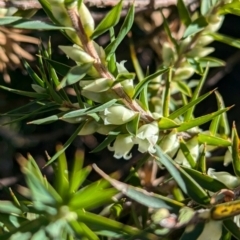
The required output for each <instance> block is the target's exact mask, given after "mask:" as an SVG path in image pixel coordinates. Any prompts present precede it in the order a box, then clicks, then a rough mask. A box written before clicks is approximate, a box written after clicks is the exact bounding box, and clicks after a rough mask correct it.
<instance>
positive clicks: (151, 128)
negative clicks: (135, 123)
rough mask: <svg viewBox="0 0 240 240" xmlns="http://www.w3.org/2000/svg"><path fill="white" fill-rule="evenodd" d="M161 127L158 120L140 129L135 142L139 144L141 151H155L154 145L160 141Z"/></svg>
mask: <svg viewBox="0 0 240 240" xmlns="http://www.w3.org/2000/svg"><path fill="white" fill-rule="evenodd" d="M158 134H159V128H158V124H157V122H152V123H149V124H145V125H143V126H141V127H140V128H139V129H138V132H137V135H136V137H135V139H134V142H135V143H136V144H138V151H139V152H141V153H145V152H147V151H148V152H150V153H154V152H155V151H156V149H155V148H154V146H155V145H156V143H157V141H158Z"/></svg>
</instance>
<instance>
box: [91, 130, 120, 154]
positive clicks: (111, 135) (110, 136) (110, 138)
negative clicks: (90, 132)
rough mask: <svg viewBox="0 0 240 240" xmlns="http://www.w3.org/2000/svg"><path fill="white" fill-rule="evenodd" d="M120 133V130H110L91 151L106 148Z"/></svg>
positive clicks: (94, 151)
mask: <svg viewBox="0 0 240 240" xmlns="http://www.w3.org/2000/svg"><path fill="white" fill-rule="evenodd" d="M119 134H120V132H110V133H109V134H108V136H107V137H106V138H105V139H104V140H103V141H102V142H101V143H100V144H99V145H98V146H97V147H96V148H94V149H93V150H92V151H91V153H96V152H100V151H101V150H103V149H104V148H106V147H107V146H108V145H109V144H110V143H111V142H113V141H114V140H115V139H116V137H117V136H118V135H119Z"/></svg>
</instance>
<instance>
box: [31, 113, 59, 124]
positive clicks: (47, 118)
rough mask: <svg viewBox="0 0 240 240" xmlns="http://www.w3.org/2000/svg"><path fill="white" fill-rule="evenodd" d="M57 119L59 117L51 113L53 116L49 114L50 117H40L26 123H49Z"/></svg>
mask: <svg viewBox="0 0 240 240" xmlns="http://www.w3.org/2000/svg"><path fill="white" fill-rule="evenodd" d="M58 119H59V117H58V116H57V115H53V116H50V117H46V118H41V119H37V120H34V121H31V122H29V123H28V124H36V125H40V124H49V123H52V122H55V121H57V120H58Z"/></svg>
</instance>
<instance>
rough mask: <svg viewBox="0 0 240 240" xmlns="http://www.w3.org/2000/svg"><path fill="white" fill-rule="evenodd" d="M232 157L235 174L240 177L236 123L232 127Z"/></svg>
mask: <svg viewBox="0 0 240 240" xmlns="http://www.w3.org/2000/svg"><path fill="white" fill-rule="evenodd" d="M232 159H233V160H232V163H233V169H234V172H235V175H236V176H237V177H240V156H239V137H238V133H237V129H236V127H235V124H234V125H233V128H232Z"/></svg>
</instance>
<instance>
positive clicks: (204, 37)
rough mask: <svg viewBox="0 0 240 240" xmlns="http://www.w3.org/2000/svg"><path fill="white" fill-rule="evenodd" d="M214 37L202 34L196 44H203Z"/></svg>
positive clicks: (206, 43) (211, 40)
mask: <svg viewBox="0 0 240 240" xmlns="http://www.w3.org/2000/svg"><path fill="white" fill-rule="evenodd" d="M213 41H214V39H213V37H211V36H207V35H202V36H200V37H199V38H198V41H197V44H196V46H205V45H208V44H210V43H211V42H213Z"/></svg>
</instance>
